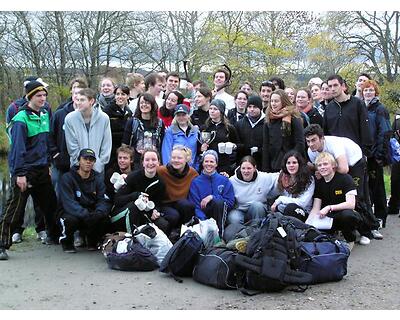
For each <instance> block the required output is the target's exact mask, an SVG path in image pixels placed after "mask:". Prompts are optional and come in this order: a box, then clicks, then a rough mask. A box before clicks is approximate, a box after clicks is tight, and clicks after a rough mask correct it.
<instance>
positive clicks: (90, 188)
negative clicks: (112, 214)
mask: <svg viewBox="0 0 400 320" xmlns="http://www.w3.org/2000/svg"><path fill="white" fill-rule="evenodd" d="M78 161H79V162H78V165H77V166H74V167H72V168H71V170H70V171H69V172H67V173H66V174H64V175H63V177H62V180H61V190H60V199H61V206H62V210H61V217H60V223H61V229H62V235H61V237H60V243H61V245H62V247H63V250H64V252H68V253H74V252H76V249H75V247H74V244H73V241H74V236H73V235H74V232H75V231H76V230H84V231H85V233H86V234H87V244H88V250H97V247H98V244H99V241H100V240H101V238H102V236H103V235H104V234H105V233H106V230H107V227H108V225H109V217H108V213H109V211H110V209H111V206H110V204H109V202H108V201H107V198H106V196H105V190H106V187H105V184H104V181H103V176H102V175H101V174H99V173H97V172H96V171H94V170H93V166H94V164H95V162H96V155H95V153H94V151H93V150H91V149H82V150H81V151H80V153H79V158H78Z"/></svg>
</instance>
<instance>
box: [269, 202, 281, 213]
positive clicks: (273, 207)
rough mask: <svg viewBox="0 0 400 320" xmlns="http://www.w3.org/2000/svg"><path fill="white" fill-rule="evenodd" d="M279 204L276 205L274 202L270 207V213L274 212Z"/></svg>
mask: <svg viewBox="0 0 400 320" xmlns="http://www.w3.org/2000/svg"><path fill="white" fill-rule="evenodd" d="M278 204H279V203H277V202H276V201H275V202H274V203H273V204H272V205H271V211H272V212H276V207H277V206H278Z"/></svg>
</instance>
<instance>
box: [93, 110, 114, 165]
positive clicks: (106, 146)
mask: <svg viewBox="0 0 400 320" xmlns="http://www.w3.org/2000/svg"><path fill="white" fill-rule="evenodd" d="M104 115H105V116H106V117H107V121H106V123H105V126H104V133H103V139H102V143H101V147H100V154H99V156H98V158H97V161H99V162H101V163H102V164H103V166H104V165H105V164H107V163H108V161H110V157H111V147H112V136H111V127H110V119H109V118H108V116H107V115H106V114H104Z"/></svg>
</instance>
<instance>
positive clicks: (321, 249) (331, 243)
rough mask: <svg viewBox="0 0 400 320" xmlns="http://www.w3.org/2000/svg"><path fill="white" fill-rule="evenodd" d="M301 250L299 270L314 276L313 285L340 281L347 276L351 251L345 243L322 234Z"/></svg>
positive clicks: (303, 244) (304, 245)
mask: <svg viewBox="0 0 400 320" xmlns="http://www.w3.org/2000/svg"><path fill="white" fill-rule="evenodd" d="M300 249H301V254H300V257H299V261H300V262H299V269H300V270H302V271H305V272H309V273H311V274H312V283H322V282H329V281H339V280H342V278H343V276H345V275H346V274H347V260H348V258H349V255H350V250H349V248H348V247H347V245H346V244H345V243H344V242H343V241H339V240H336V239H333V238H331V237H330V236H328V235H326V234H322V235H320V236H318V237H317V238H315V240H314V241H312V242H302V243H301V246H300Z"/></svg>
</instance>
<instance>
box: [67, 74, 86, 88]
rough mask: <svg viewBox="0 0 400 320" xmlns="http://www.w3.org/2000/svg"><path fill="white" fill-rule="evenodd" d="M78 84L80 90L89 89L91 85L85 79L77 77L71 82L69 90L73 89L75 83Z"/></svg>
mask: <svg viewBox="0 0 400 320" xmlns="http://www.w3.org/2000/svg"><path fill="white" fill-rule="evenodd" d="M76 82H78V84H79V85H78V88H82V89H83V88H87V87H88V86H89V85H88V83H87V81H86V79H85V78H83V77H75V78H73V79H72V80H71V81H70V82H69V89H72V86H73V85H74V83H76Z"/></svg>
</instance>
